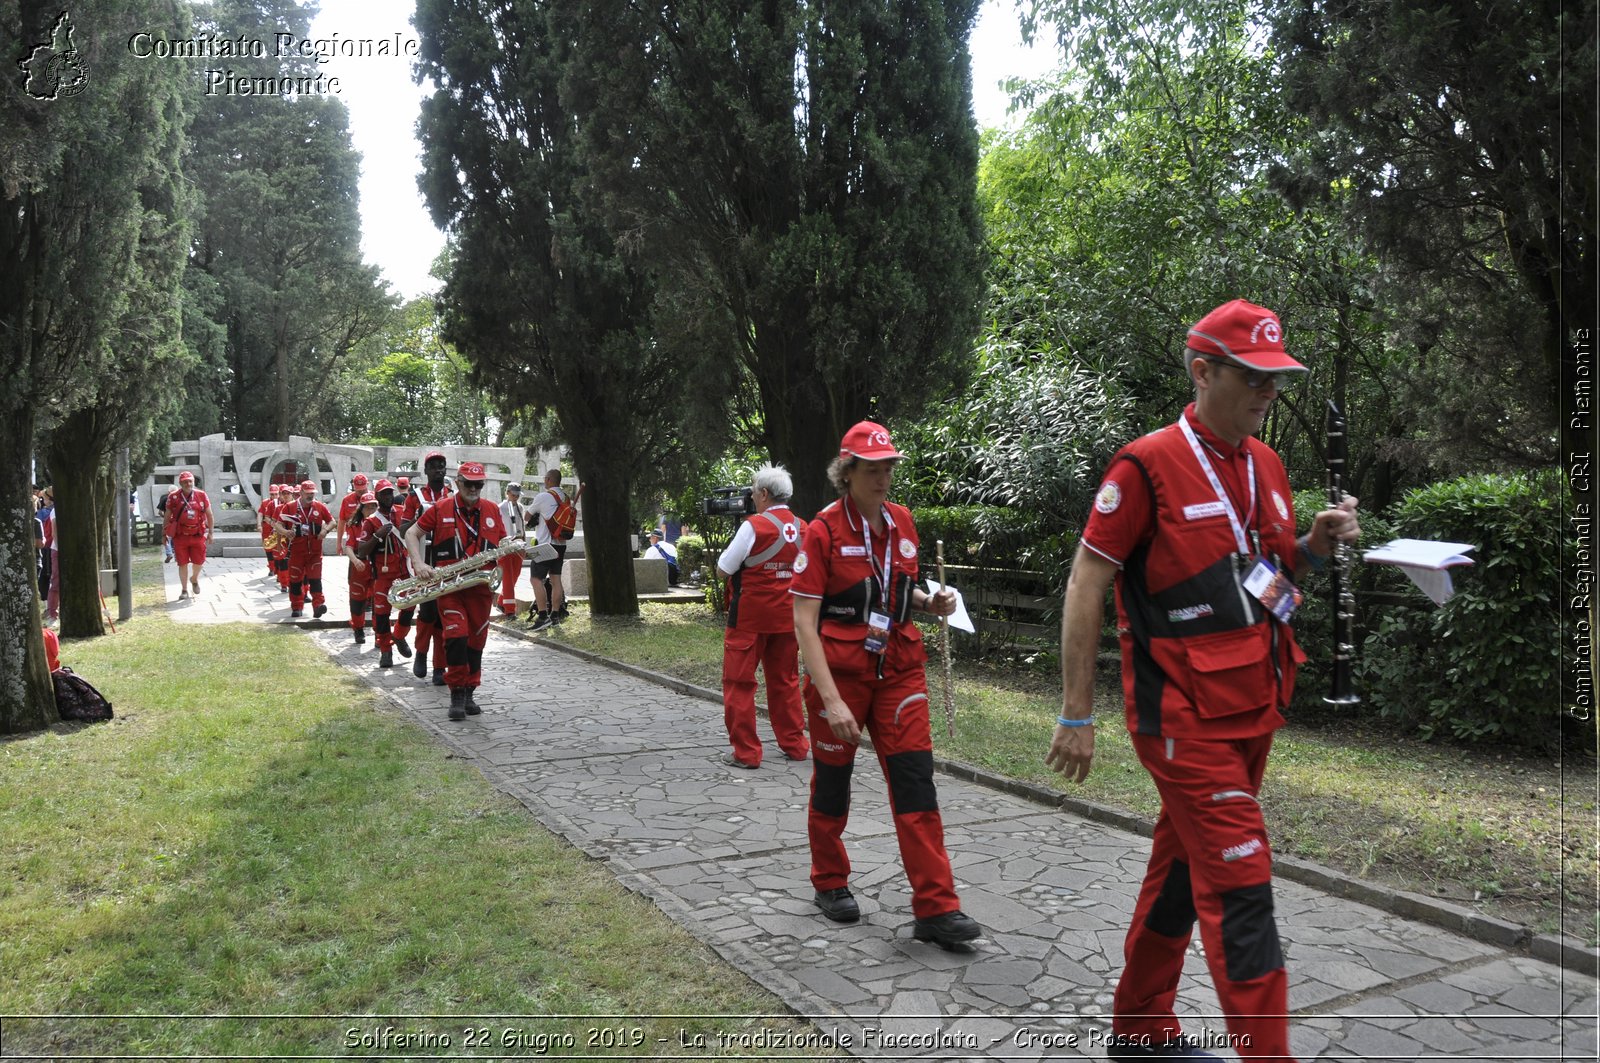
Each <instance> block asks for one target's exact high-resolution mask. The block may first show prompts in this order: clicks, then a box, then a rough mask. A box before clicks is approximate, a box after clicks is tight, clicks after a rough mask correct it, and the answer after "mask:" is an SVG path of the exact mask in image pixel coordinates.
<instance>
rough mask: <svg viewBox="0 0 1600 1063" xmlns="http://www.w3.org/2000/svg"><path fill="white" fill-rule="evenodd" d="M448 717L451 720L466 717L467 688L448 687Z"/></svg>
mask: <svg viewBox="0 0 1600 1063" xmlns="http://www.w3.org/2000/svg"><path fill="white" fill-rule="evenodd" d="M450 718H451V719H452V720H465V719H466V718H467V688H466V687H451V688H450Z"/></svg>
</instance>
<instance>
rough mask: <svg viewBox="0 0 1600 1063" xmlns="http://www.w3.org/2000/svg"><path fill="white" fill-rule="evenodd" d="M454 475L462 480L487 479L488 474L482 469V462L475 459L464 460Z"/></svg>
mask: <svg viewBox="0 0 1600 1063" xmlns="http://www.w3.org/2000/svg"><path fill="white" fill-rule="evenodd" d="M456 475H457V476H459V477H461V478H462V479H463V480H487V479H488V478H489V474H488V473H487V472H485V471H484V468H483V463H482V462H477V461H464V462H462V463H461V468H459V469H457V470H456Z"/></svg>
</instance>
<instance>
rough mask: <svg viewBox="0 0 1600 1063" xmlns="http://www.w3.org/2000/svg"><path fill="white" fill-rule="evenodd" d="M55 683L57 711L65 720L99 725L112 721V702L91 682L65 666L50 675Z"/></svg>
mask: <svg viewBox="0 0 1600 1063" xmlns="http://www.w3.org/2000/svg"><path fill="white" fill-rule="evenodd" d="M50 678H51V679H52V680H53V681H54V682H55V688H56V711H57V712H59V713H60V714H61V718H62V719H63V720H80V721H82V722H84V723H98V722H99V721H101V720H109V719H111V716H112V713H111V702H109V701H107V700H106V698H105V695H104V694H102V693H100V691H98V690H96V689H95V688H94V686H93V685H92V684H90V682H89V681H88V680H87V679H85V678H83V676H81V675H78V674H77V673H76V672H74V671H73V670H72V669H71V668H67V667H65V666H63V667H61V668H58V669H56V670H55V671H54V672H51V673H50Z"/></svg>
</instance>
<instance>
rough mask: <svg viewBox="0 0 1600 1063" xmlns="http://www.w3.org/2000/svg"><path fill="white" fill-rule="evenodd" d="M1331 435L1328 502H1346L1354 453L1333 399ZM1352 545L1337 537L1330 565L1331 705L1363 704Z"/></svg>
mask: <svg viewBox="0 0 1600 1063" xmlns="http://www.w3.org/2000/svg"><path fill="white" fill-rule="evenodd" d="M1326 432H1327V438H1328V506H1329V508H1330V509H1337V508H1338V507H1339V506H1340V505H1341V504H1342V503H1343V502H1344V494H1345V491H1344V485H1345V462H1346V461H1347V460H1348V458H1349V456H1350V449H1349V444H1348V442H1347V440H1346V427H1345V420H1344V414H1342V413H1340V412H1339V407H1337V406H1335V405H1334V404H1333V402H1332V401H1331V400H1330V401H1329V403H1328V415H1327V421H1326ZM1350 576H1351V573H1350V546H1349V544H1348V543H1345V542H1342V541H1340V540H1337V539H1336V540H1334V544H1333V557H1332V558H1331V560H1330V563H1329V565H1328V592H1329V599H1330V604H1331V605H1332V606H1333V688H1332V690H1331V691H1330V692H1329V693H1328V696H1327V697H1325V698H1323V699H1322V700H1323V701H1325V702H1327V703H1328V704H1329V705H1359V704H1361V695H1359V694H1357V693H1356V692H1355V690H1354V689H1353V687H1352V684H1351V681H1350V662H1351V661H1352V660H1354V659H1355V653H1356V595H1355V591H1354V589H1353V588H1352V587H1351V583H1350Z"/></svg>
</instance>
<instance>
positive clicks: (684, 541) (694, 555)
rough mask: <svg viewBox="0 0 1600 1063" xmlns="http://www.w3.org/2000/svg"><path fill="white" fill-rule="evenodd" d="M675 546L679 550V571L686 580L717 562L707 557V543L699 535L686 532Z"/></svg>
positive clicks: (679, 537)
mask: <svg viewBox="0 0 1600 1063" xmlns="http://www.w3.org/2000/svg"><path fill="white" fill-rule="evenodd" d="M674 545H675V546H677V548H678V571H679V572H680V573H682V574H683V578H684V579H688V578H689V574H690V573H692V572H700V571H701V570H702V568H703V566H705V565H707V564H710V563H711V562H712V561H714V560H715V558H707V557H706V541H705V540H704V539H703V538H701V537H700V536H698V535H691V534H689V533H687V532H686V533H684V534H683V535H680V536H678V541H677V543H675V544H674Z"/></svg>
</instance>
